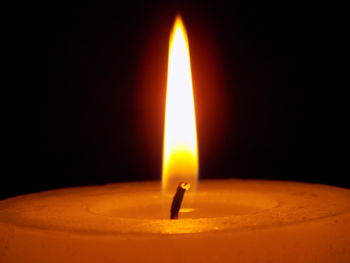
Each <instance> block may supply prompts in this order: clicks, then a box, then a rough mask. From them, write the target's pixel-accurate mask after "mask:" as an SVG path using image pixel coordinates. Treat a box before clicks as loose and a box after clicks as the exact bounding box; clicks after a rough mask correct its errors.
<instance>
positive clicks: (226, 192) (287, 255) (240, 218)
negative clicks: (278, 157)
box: [0, 16, 350, 263]
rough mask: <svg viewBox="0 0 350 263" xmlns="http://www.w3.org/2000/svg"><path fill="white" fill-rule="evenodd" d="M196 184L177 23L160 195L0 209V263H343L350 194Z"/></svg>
mask: <svg viewBox="0 0 350 263" xmlns="http://www.w3.org/2000/svg"><path fill="white" fill-rule="evenodd" d="M197 177H198V147H197V131H196V123H195V108H194V99H193V90H192V80H191V66H190V55H189V48H188V40H187V35H186V31H185V27H184V25H183V22H182V20H181V18H180V17H179V16H178V17H177V18H176V21H175V25H174V28H173V31H172V34H171V37H170V48H169V65H168V83H167V98H166V120H165V135H164V151H163V170H162V184H161V187H160V186H159V185H158V184H157V183H155V182H143V183H141V182H138V183H121V184H109V185H105V186H90V187H76V188H67V189H60V190H52V191H47V192H41V193H34V194H28V195H23V196H18V197H14V198H9V199H7V200H3V201H0V262H35V263H41V262H53V263H55V262H67V263H70V262H87V263H88V262H105V263H109V262H348V261H349V259H350V190H347V189H342V188H337V187H331V186H325V185H312V184H305V183H295V182H279V181H254V180H246V181H244V180H234V179H231V180H212V181H202V182H201V184H200V185H199V186H198V187H197ZM181 182H183V183H182V184H180V186H183V187H184V189H182V190H181V189H180V191H179V192H178V193H179V194H178V195H177V196H176V198H174V200H175V201H174V202H173V205H171V200H172V198H173V195H174V191H175V190H176V189H177V188H178V187H179V183H181ZM189 187H190V189H189ZM185 190H187V191H186V194H185ZM184 194H185V196H184ZM182 198H183V199H184V203H183V206H182V209H180V204H181V201H182ZM179 209H180V211H179ZM170 217H171V218H173V219H177V218H179V219H178V220H170Z"/></svg>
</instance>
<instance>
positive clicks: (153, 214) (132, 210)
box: [89, 190, 278, 219]
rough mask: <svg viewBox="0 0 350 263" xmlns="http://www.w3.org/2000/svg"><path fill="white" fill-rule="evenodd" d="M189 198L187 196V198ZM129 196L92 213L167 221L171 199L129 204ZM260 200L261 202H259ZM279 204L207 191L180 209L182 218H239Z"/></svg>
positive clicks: (97, 204)
mask: <svg viewBox="0 0 350 263" xmlns="http://www.w3.org/2000/svg"><path fill="white" fill-rule="evenodd" d="M185 198H186V196H185ZM129 200H130V196H129V195H128V194H126V195H125V196H124V195H121V196H119V202H117V203H114V205H113V206H111V205H110V204H108V203H106V201H104V200H101V201H99V202H98V201H97V202H94V203H93V204H92V205H91V206H90V208H89V211H90V212H91V213H94V214H97V215H101V216H109V217H114V218H124V219H168V218H169V214H170V203H171V200H170V199H169V198H168V199H167V201H168V202H166V201H165V200H163V197H162V196H161V195H158V194H154V193H153V194H152V193H148V194H144V195H143V198H142V199H141V198H140V199H134V201H133V202H132V203H130V202H129ZM257 200H258V201H257ZM277 205H278V202H276V201H275V200H273V199H271V198H268V197H267V196H265V195H261V194H260V195H259V194H255V193H253V192H242V191H236V192H235V193H234V194H233V193H232V192H229V191H222V192H218V191H215V190H207V191H205V192H204V193H201V191H198V193H197V194H195V197H193V201H192V202H191V206H190V207H191V208H184V209H181V210H180V214H179V218H180V219H199V218H202V219H205V218H219V217H230V216H239V215H248V214H256V213H259V212H262V211H264V210H267V209H271V208H273V207H275V206H277Z"/></svg>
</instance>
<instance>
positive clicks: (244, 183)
mask: <svg viewBox="0 0 350 263" xmlns="http://www.w3.org/2000/svg"><path fill="white" fill-rule="evenodd" d="M196 205H197V206H198V211H197V212H194V213H193V214H192V215H190V214H189V215H187V216H183V217H181V218H183V219H180V220H177V221H176V220H175V221H172V220H168V219H161V217H160V216H159V214H157V211H156V210H157V209H158V208H159V207H161V206H162V202H161V194H160V185H158V184H157V183H156V182H142V183H121V184H110V185H104V186H91V187H75V188H66V189H59V190H52V191H46V192H41V193H34V194H28V195H23V196H18V197H14V198H9V199H6V200H3V201H0V224H7V225H10V226H19V227H31V228H37V229H41V230H45V231H46V230H47V231H67V232H74V233H77V234H89V235H116V234H119V235H120V236H125V235H140V234H145V235H154V234H183V233H192V234H196V233H208V232H230V231H241V230H250V229H256V228H267V227H279V226H282V225H286V224H298V223H302V222H311V221H313V220H323V219H326V218H331V217H333V216H337V215H339V214H344V213H347V214H350V190H348V189H343V188H338V187H333V186H327V185H314V184H306V183H295V182H279V181H257V180H234V179H232V180H211V181H206V180H204V181H202V182H201V183H200V187H199V191H198V192H197V195H196V202H195V203H194V206H195V207H196ZM184 215H185V214H184ZM186 217H192V218H186ZM164 218H167V217H164Z"/></svg>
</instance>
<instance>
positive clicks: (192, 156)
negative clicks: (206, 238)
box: [162, 15, 198, 193]
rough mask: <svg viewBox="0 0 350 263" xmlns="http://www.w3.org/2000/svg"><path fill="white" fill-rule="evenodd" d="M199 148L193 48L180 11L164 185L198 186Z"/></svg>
mask: <svg viewBox="0 0 350 263" xmlns="http://www.w3.org/2000/svg"><path fill="white" fill-rule="evenodd" d="M197 176H198V149H197V131H196V117H195V108H194V97H193V90H192V76H191V64H190V52H189V45H188V39H187V33H186V29H185V26H184V23H183V21H182V19H181V17H180V16H179V15H178V16H177V17H176V19H175V23H174V26H173V29H172V32H171V34H170V41H169V57H168V80H167V94H166V108H165V128H164V145H163V170H162V189H163V192H164V193H174V191H175V190H176V188H177V186H178V185H179V182H183V181H185V182H188V183H189V184H191V186H192V187H193V186H195V185H196V182H197Z"/></svg>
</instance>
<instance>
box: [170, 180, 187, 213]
mask: <svg viewBox="0 0 350 263" xmlns="http://www.w3.org/2000/svg"><path fill="white" fill-rule="evenodd" d="M190 187H191V185H190V184H189V183H182V182H181V183H179V186H178V187H177V189H176V193H175V195H174V198H173V202H172V204H171V209H170V219H178V217H179V211H180V208H181V203H182V199H183V198H184V194H185V191H186V190H188V189H190Z"/></svg>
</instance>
